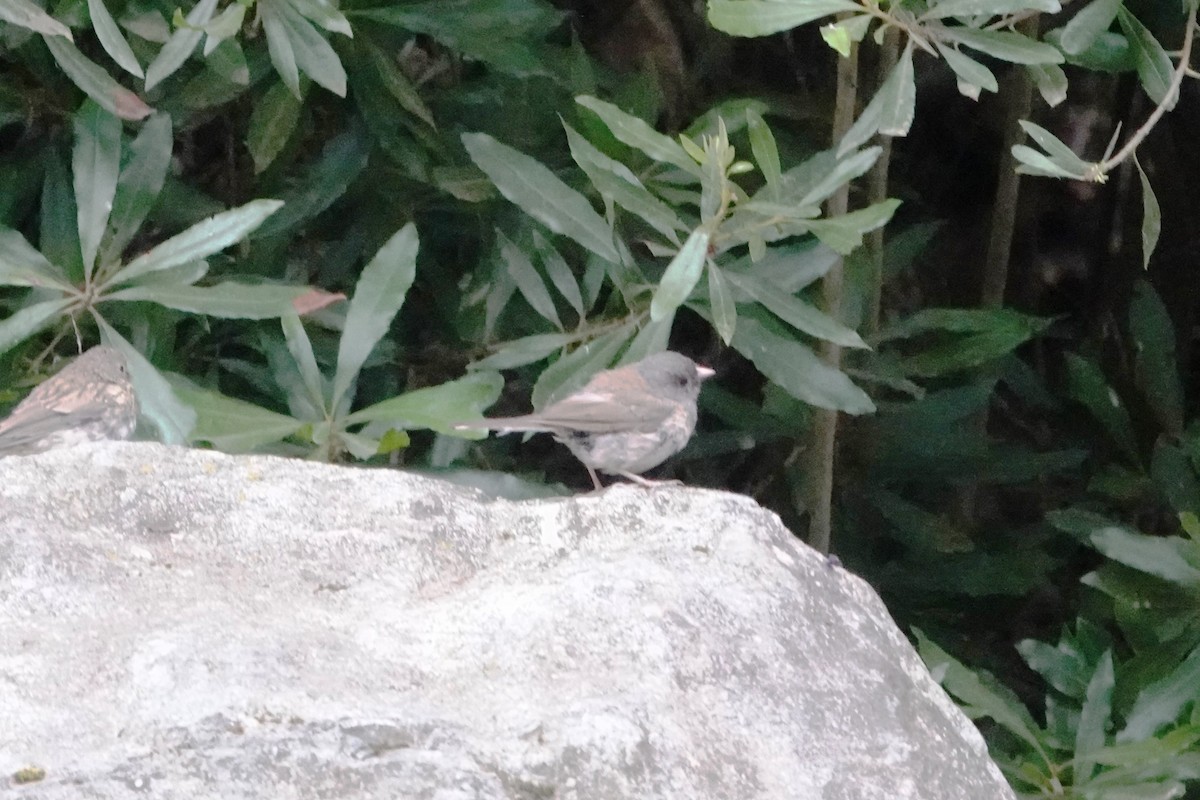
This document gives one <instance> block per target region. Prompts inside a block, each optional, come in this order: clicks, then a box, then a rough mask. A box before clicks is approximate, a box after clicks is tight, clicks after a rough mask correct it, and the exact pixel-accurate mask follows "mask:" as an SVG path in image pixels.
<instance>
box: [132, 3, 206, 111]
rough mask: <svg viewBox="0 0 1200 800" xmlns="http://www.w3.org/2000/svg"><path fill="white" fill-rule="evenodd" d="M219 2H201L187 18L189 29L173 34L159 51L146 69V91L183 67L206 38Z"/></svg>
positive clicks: (179, 30) (182, 29) (185, 28)
mask: <svg viewBox="0 0 1200 800" xmlns="http://www.w3.org/2000/svg"><path fill="white" fill-rule="evenodd" d="M216 8H217V0H199V2H198V3H196V5H195V6H193V7H192V10H191V11H190V12H188V15H187V17H186V19H187V22H188V25H187V27H183V28H179V29H178V30H176V31H175V32H174V33H172V34H171V38H170V39H168V40H167V43H166V44H165V45H163V46H162V49H161V50H159V51H158V55H156V56H155V57H154V60H153V61H151V62H150V65H149V66H148V67H146V91H149V90H150V89H153V88H154V87H155V86H157V85H158V84H159V83H161V82H162V81H163V80H165V79H166V78H168V77H170V76H171V75H173V74H174V73H175V71H176V70H178V69H179V68H180V67H182V66H183V64H184V62H186V61H187V60H188V56H190V55H191V54H192V51H194V50H195V49H196V45H198V44H200V39H201V37H203V36H204V31H203V30H201V28H203V27H204V25H205V23H207V22H208V21H209V20H210V19H212V15H213V12H214V11H216Z"/></svg>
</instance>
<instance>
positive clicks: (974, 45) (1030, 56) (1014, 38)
mask: <svg viewBox="0 0 1200 800" xmlns="http://www.w3.org/2000/svg"><path fill="white" fill-rule="evenodd" d="M946 37H947V38H948V39H952V40H954V41H957V42H959V43H961V44H964V45H966V46H967V47H969V48H971V49H972V50H978V51H979V52H981V53H987V54H988V55H989V56H993V57H995V58H998V59H1000V60H1001V61H1008V62H1010V63H1013V64H1061V63H1063V60H1064V59H1063V54H1062V53H1060V52H1059V51H1058V48H1056V47H1052V46H1051V45H1048V44H1045V43H1044V42H1038V41H1034V40H1033V39H1030V38H1029V37H1028V36H1023V35H1021V34H1019V33H1014V32H1012V31H984V30H977V29H975V28H967V27H964V26H956V27H952V28H946Z"/></svg>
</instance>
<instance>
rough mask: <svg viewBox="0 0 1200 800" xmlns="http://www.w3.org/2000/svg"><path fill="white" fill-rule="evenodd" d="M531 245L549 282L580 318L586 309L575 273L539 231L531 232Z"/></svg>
mask: <svg viewBox="0 0 1200 800" xmlns="http://www.w3.org/2000/svg"><path fill="white" fill-rule="evenodd" d="M533 245H534V247H535V248H536V249H537V254H538V258H539V259H540V260H541V262H542V266H543V267H544V268H545V270H546V275H548V276H549V277H550V282H551V283H553V284H554V288H555V289H558V293H559V294H561V295H562V296H563V298H564V299H565V300H566V301H567V302H568V303H570V304H571V308H573V309H575V313H577V314H579V317H580V319H582V318H583V316H584V314H585V313H586V311H587V309H586V308H585V307H584V303H583V294H582V293H580V291H579V282H578V281H576V280H575V274H574V273H573V272H571V268H570V267H569V266H567V262H566V260H565V259H563V257H562V256H561V255H559V252H558V251H557V250H555V249H554V245H552V244H550V242H548V241H546V237H545V236H542V234H541V232H540V231H536V230H535V231H534V232H533Z"/></svg>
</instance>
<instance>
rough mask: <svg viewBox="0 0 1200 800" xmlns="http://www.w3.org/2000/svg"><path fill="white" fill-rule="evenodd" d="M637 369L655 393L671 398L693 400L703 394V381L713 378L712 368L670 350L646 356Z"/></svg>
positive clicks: (693, 401)
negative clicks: (701, 385)
mask: <svg viewBox="0 0 1200 800" xmlns="http://www.w3.org/2000/svg"><path fill="white" fill-rule="evenodd" d="M637 370H638V372H639V373H640V374H641V376H642V377H643V378H644V379H645V380H646V384H647V385H648V386H649V387H650V388H651V389H652V390H654V391H655V392H658V393H661V394H662V395H663V396H664V397H668V398H670V399H672V400H681V401H683V400H686V401H690V402H692V403H695V402H696V398H697V397H699V396H700V383H701V381H703V380H705V379H706V378H711V377H712V375H713V371H712V370H711V369H709V368H708V367H701V366H698V365H697V364H696V362H695V361H692V360H691V359H690V358H688V357H687V356H684V355H680V354H679V353H675V352H672V351H670V350H667V351H665V352H662V353H656V354H655V355H652V356H647V357H646V358H644V359H642V360H641V361H639V362H638V363H637Z"/></svg>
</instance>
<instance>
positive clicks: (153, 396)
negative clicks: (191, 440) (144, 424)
mask: <svg viewBox="0 0 1200 800" xmlns="http://www.w3.org/2000/svg"><path fill="white" fill-rule="evenodd" d="M93 317H94V318H95V320H96V324H97V325H98V326H99V327H100V338H101V341H103V342H104V344H106V345H108V346H109V347H115V348H116V349H118V350H120V351H121V352H122V353H123V354H124V355H125V361H126V363H127V364H128V365H129V376H130V378H131V379H132V381H133V387H134V390H135V391H136V392H137V398H138V411H139V412H140V413H141V415H142V417H143V418H145V419H147V420H149V421H150V422H151V423H152V424H153V425H154V427H155V428H157V429H158V438H159V440H160V441H162V443H163V444H171V445H179V444H184V443H185V442H187V441H188V434H189V433H190V432H191V430H192V428H193V427H194V426H195V424H196V412H195V411H193V410H192V408H191V406H189V405H188V404H187V403H185V402H183V401H182V400H181V399H180V398H179V396H178V395H176V394H175V390H174V389H172V388H171V384H169V383H167V381H166V379H165V378H164V377H163V376H162V373H160V372H159V371H158V370H157V369H155V368H154V365H153V364H151V363H150V362H149V361H147V360H146V358H145V357H144V356H143V355H142V354H141V353H140V352H138V350H137V348H135V347H134V346H133V345H132V344H130V343H129V342H128V341H127V340H126V339H125V337H123V336H122V335H121V334H119V333H117V331H116V329H114V328H113V327H112V326H111V325H109V324H108V322H107V321H106V320H105V319H104V318H103V317H101V316H99V315H98V314H94V315H93Z"/></svg>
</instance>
